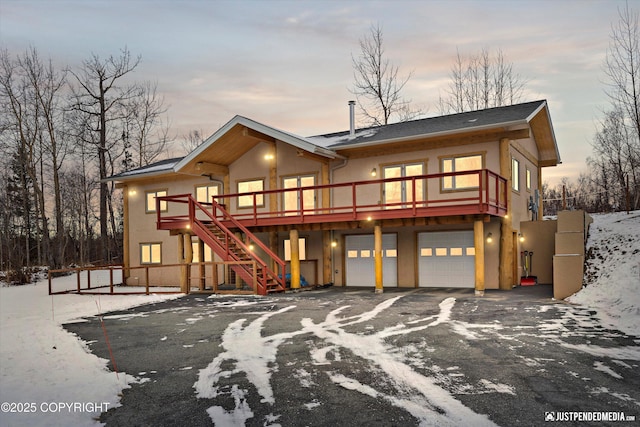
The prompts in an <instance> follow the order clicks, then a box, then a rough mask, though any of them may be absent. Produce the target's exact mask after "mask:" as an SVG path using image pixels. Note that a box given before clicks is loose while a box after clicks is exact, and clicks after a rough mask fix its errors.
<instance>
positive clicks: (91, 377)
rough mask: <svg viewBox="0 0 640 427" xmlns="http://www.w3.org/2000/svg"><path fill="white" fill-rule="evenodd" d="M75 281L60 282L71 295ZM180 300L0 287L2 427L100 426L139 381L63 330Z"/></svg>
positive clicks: (44, 284)
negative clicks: (104, 316)
mask: <svg viewBox="0 0 640 427" xmlns="http://www.w3.org/2000/svg"><path fill="white" fill-rule="evenodd" d="M75 281H76V278H75V276H67V277H61V278H57V279H55V280H54V282H55V283H56V285H57V287H58V288H63V289H69V288H73V286H75ZM177 297H178V295H162V296H159V295H149V296H146V295H134V296H132V295H127V296H125V295H114V296H100V295H56V296H49V295H48V283H47V281H46V280H41V281H39V282H37V283H36V284H35V285H24V286H11V287H2V288H0V402H2V405H5V402H7V403H9V404H10V406H9V407H7V408H5V407H4V406H3V407H2V412H0V425H2V426H25V425H29V426H91V425H96V421H95V419H94V418H95V417H96V416H98V415H99V414H100V412H102V410H106V409H108V408H109V407H113V406H117V405H119V397H118V394H119V393H120V392H121V391H122V389H123V388H126V387H129V384H130V383H132V382H135V381H136V379H135V378H134V377H132V376H130V375H128V374H126V373H124V372H121V373H119V374H118V376H117V377H116V374H115V373H114V372H112V371H109V370H108V369H107V360H105V359H100V358H98V357H96V356H95V355H93V354H91V353H90V352H89V350H88V349H87V346H86V344H85V343H84V342H82V341H80V340H78V338H77V337H76V336H74V335H72V334H70V333H69V332H67V331H65V330H64V329H63V328H62V326H61V325H62V324H64V323H69V322H73V321H76V320H79V319H81V318H83V317H87V316H95V315H97V314H98V313H100V312H108V311H113V310H121V309H123V308H127V307H132V306H137V305H142V304H150V303H154V302H159V301H165V300H167V299H173V298H177ZM62 404H68V405H75V407H72V408H69V407H68V406H64V405H62ZM78 404H80V406H79V405H78ZM101 409H102V410H101Z"/></svg>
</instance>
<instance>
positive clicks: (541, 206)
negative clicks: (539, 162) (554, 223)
mask: <svg viewBox="0 0 640 427" xmlns="http://www.w3.org/2000/svg"><path fill="white" fill-rule="evenodd" d="M538 194H539V196H540V198H539V199H538V200H537V202H538V221H542V218H543V217H544V202H543V199H544V198H543V197H542V168H541V167H540V166H538Z"/></svg>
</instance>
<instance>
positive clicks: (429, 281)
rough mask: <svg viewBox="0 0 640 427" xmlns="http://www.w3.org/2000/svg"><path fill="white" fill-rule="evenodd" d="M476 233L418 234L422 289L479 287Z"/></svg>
mask: <svg viewBox="0 0 640 427" xmlns="http://www.w3.org/2000/svg"><path fill="white" fill-rule="evenodd" d="M475 258H476V257H475V248H474V246H473V231H447V232H430V233H420V234H418V275H419V278H418V284H419V286H421V287H454V288H473V287H475Z"/></svg>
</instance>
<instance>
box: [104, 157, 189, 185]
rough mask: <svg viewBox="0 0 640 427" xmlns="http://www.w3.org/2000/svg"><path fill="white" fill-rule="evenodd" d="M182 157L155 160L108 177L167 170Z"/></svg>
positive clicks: (148, 173) (124, 176) (123, 176)
mask: <svg viewBox="0 0 640 427" xmlns="http://www.w3.org/2000/svg"><path fill="white" fill-rule="evenodd" d="M182 159H183V157H176V158H173V159H165V160H160V161H159V162H156V163H151V164H149V165H146V166H141V167H139V168H136V169H131V170H129V171H125V172H121V173H119V174H116V175H113V176H111V177H109V178H108V179H114V180H115V179H120V178H128V177H133V176H139V175H152V174H156V173H162V172H167V171H170V170H172V169H173V167H174V166H175V165H177V164H178V162H179V161H180V160H182Z"/></svg>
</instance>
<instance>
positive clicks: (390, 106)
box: [351, 25, 422, 125]
mask: <svg viewBox="0 0 640 427" xmlns="http://www.w3.org/2000/svg"><path fill="white" fill-rule="evenodd" d="M383 42H384V39H383V34H382V29H381V28H380V25H375V26H371V28H370V30H369V34H368V35H367V36H365V37H364V38H363V39H361V40H360V55H359V56H357V57H355V56H353V55H351V60H352V62H353V70H354V71H353V77H354V84H353V89H351V93H353V94H354V95H355V96H356V98H357V100H358V106H359V108H360V113H361V114H362V116H363V117H364V120H365V121H366V122H368V124H371V125H386V124H388V123H389V122H390V121H391V119H392V116H394V115H396V116H397V117H398V121H407V120H412V119H415V118H416V117H418V116H419V115H421V114H422V111H421V110H420V109H414V108H413V107H411V105H410V104H411V100H407V99H405V98H403V97H402V96H401V94H400V92H401V91H402V89H403V88H404V87H405V85H406V84H407V82H408V81H409V79H410V78H411V73H409V75H407V76H406V77H402V76H400V75H399V70H398V67H397V66H396V65H393V64H392V63H391V62H390V61H389V59H388V58H387V57H386V56H385V50H384V43H383Z"/></svg>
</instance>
